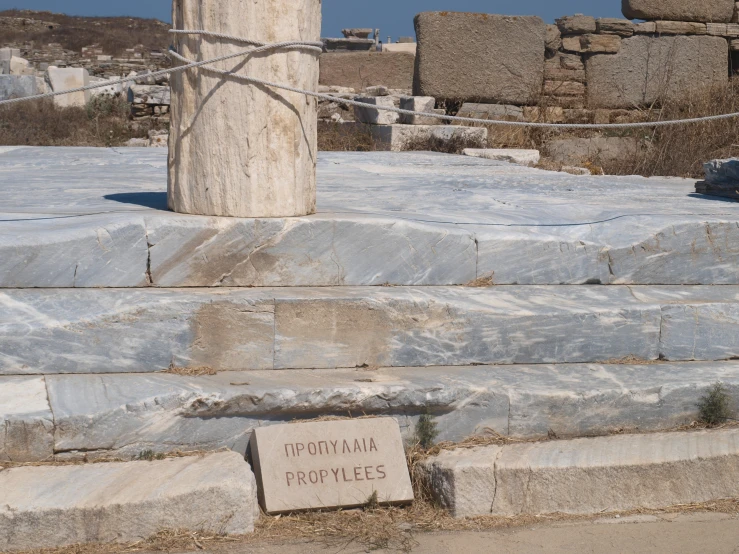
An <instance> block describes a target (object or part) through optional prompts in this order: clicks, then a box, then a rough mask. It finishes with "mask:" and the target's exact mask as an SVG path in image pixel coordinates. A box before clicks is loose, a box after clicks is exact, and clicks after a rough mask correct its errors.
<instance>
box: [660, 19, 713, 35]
mask: <svg viewBox="0 0 739 554" xmlns="http://www.w3.org/2000/svg"><path fill="white" fill-rule="evenodd" d="M655 25H656V26H657V34H659V35H705V34H706V24H705V23H695V22H691V21H655Z"/></svg>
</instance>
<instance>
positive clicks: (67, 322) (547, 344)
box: [0, 285, 739, 375]
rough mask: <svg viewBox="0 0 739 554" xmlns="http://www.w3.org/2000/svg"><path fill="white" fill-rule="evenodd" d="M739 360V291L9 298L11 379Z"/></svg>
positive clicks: (20, 294) (47, 292) (457, 290)
mask: <svg viewBox="0 0 739 554" xmlns="http://www.w3.org/2000/svg"><path fill="white" fill-rule="evenodd" d="M737 356H739V287H738V286H732V285H726V286H716V287H709V286H662V287H657V286H654V287H652V286H641V287H634V286H632V287H627V286H595V285H594V286H570V287H566V286H552V287H542V286H501V287H488V288H468V287H333V288H332V287H327V288H276V289H267V288H255V289H168V290H158V289H135V290H134V289H37V290H32V289H9V290H4V291H0V375H31V374H57V373H136V372H156V371H161V370H164V369H167V368H168V367H170V365H175V366H179V367H199V366H209V367H211V368H213V369H215V370H219V371H228V370H265V369H301V368H325V369H330V368H341V367H349V368H353V367H362V366H369V367H380V366H391V367H404V366H414V367H415V366H439V365H450V366H458V365H471V364H536V363H581V362H582V363H587V362H610V361H613V360H620V359H623V358H626V357H633V358H638V359H640V360H657V359H665V360H671V361H689V360H708V361H710V360H727V359H731V358H734V357H737Z"/></svg>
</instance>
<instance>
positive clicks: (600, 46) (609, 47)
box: [580, 35, 621, 54]
mask: <svg viewBox="0 0 739 554" xmlns="http://www.w3.org/2000/svg"><path fill="white" fill-rule="evenodd" d="M580 46H581V47H582V51H583V52H585V53H587V54H616V53H617V52H618V51H619V50H621V37H619V36H618V35H582V36H581V37H580Z"/></svg>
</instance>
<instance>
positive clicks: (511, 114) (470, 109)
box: [457, 102, 524, 121]
mask: <svg viewBox="0 0 739 554" xmlns="http://www.w3.org/2000/svg"><path fill="white" fill-rule="evenodd" d="M457 115H458V116H459V117H474V118H477V119H491V120H501V121H523V119H524V117H523V108H521V107H520V106H511V105H508V104H477V103H474V102H465V103H464V104H463V105H462V107H461V108H460V110H459V112H458V113H457Z"/></svg>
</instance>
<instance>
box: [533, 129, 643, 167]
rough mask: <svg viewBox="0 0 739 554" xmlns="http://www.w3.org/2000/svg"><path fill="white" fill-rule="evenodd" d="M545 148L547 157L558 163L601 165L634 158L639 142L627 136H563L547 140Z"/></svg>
mask: <svg viewBox="0 0 739 554" xmlns="http://www.w3.org/2000/svg"><path fill="white" fill-rule="evenodd" d="M546 150H547V155H548V157H550V158H551V159H553V160H554V161H556V162H559V163H564V164H567V165H580V164H584V163H586V162H591V163H594V164H597V165H601V164H605V163H613V162H617V161H618V160H623V159H632V158H634V156H635V155H636V153H637V152H638V151H639V142H637V140H635V139H633V138H627V137H598V136H596V137H592V138H565V139H556V140H552V141H550V142H548V143H547V145H546Z"/></svg>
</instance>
